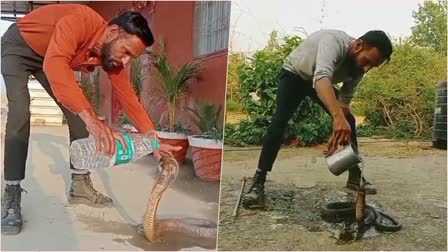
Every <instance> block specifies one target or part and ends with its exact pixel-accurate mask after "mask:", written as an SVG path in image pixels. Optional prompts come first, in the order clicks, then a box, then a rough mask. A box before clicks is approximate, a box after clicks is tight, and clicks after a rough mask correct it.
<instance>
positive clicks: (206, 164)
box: [188, 136, 222, 182]
mask: <svg viewBox="0 0 448 252" xmlns="http://www.w3.org/2000/svg"><path fill="white" fill-rule="evenodd" d="M188 142H189V143H190V146H191V148H192V149H191V150H192V151H191V154H192V159H193V165H194V171H195V173H196V176H198V177H199V178H200V179H202V180H205V181H212V182H219V181H220V180H221V161H222V141H218V142H217V141H216V140H214V139H206V138H201V136H189V137H188Z"/></svg>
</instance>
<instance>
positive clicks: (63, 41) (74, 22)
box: [43, 15, 126, 155]
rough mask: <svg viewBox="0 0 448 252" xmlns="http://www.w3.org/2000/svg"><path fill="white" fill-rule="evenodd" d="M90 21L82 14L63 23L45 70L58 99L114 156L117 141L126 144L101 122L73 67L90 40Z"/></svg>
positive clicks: (99, 145) (53, 39) (52, 41)
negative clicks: (73, 62)
mask: <svg viewBox="0 0 448 252" xmlns="http://www.w3.org/2000/svg"><path fill="white" fill-rule="evenodd" d="M89 21H90V20H89V19H88V18H84V17H82V16H79V15H69V16H66V17H63V18H62V19H61V20H59V22H58V23H57V24H56V26H55V29H54V32H53V36H52V37H51V39H50V43H49V45H48V49H47V52H46V54H45V59H44V63H43V70H44V72H45V75H46V76H47V78H48V81H49V83H50V86H51V89H52V91H53V93H54V96H55V97H56V99H57V100H58V101H59V102H60V103H61V104H62V105H63V106H64V107H66V108H67V109H68V110H70V111H71V112H72V113H74V114H77V115H78V116H79V117H80V118H81V120H83V121H84V123H85V124H86V129H87V131H88V132H89V133H90V134H91V135H93V136H94V137H95V140H96V146H97V150H98V151H104V152H105V153H107V154H109V155H111V154H113V153H114V152H115V139H117V140H119V141H121V142H122V143H123V144H124V146H126V144H125V141H124V139H123V137H121V136H120V135H119V134H116V133H113V132H112V131H111V130H110V129H109V128H108V127H107V126H106V125H104V123H102V122H101V121H99V120H98V118H97V117H96V115H95V113H94V112H93V110H92V108H91V106H90V103H89V102H88V101H87V98H86V97H85V96H84V94H83V92H82V89H81V88H80V87H79V85H78V83H77V82H76V80H75V76H74V73H73V70H72V69H71V67H70V62H71V61H72V59H73V55H75V52H76V51H77V49H78V47H79V45H81V43H83V42H84V41H83V40H84V39H85V38H86V37H88V31H87V29H88V27H89V26H90V25H89V24H90V23H89Z"/></svg>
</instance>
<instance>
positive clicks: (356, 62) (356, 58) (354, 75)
mask: <svg viewBox="0 0 448 252" xmlns="http://www.w3.org/2000/svg"><path fill="white" fill-rule="evenodd" d="M392 51H393V48H392V43H391V41H390V39H389V38H388V37H387V35H386V34H385V33H384V32H383V31H369V32H367V33H366V34H364V35H363V36H361V37H360V38H358V39H355V38H353V37H351V36H349V35H347V34H346V33H345V32H343V31H339V30H320V31H317V32H314V33H312V34H311V35H310V36H309V37H308V38H306V39H305V40H304V41H303V42H302V43H301V44H300V45H299V46H298V47H297V48H295V49H294V50H293V51H292V52H291V54H290V55H289V56H288V57H287V58H286V60H285V63H284V65H283V69H282V71H281V73H280V76H279V86H278V91H277V98H276V104H277V107H276V111H275V113H274V115H273V117H272V120H271V124H270V126H269V127H268V130H267V134H266V136H265V139H264V142H263V147H262V151H261V155H260V159H259V162H258V167H257V170H256V172H255V175H254V177H253V183H252V186H251V188H250V190H249V192H247V193H246V194H245V195H244V197H243V205H244V206H245V207H248V208H258V207H262V206H263V198H264V184H265V181H266V176H267V173H268V172H269V171H271V170H272V166H273V164H274V161H275V159H276V157H277V154H278V151H279V149H280V147H281V144H282V140H283V138H282V135H283V132H284V130H285V129H286V127H287V125H288V121H289V120H290V119H291V117H292V115H293V114H294V112H295V111H296V110H297V108H298V106H299V105H300V103H301V102H302V101H303V100H304V99H305V98H306V97H310V98H311V99H312V100H314V101H315V102H317V103H319V104H320V105H321V106H322V107H323V108H324V109H325V110H326V111H327V113H328V114H329V115H330V116H331V117H332V119H333V133H332V136H331V137H330V139H329V141H328V144H327V148H326V150H325V151H324V154H325V155H326V156H329V155H331V154H333V153H334V152H335V151H336V149H337V148H338V146H339V145H344V144H347V143H348V142H349V141H351V142H352V143H353V144H354V145H355V146H357V140H356V122H355V117H354V116H353V114H352V113H351V112H350V102H351V100H352V98H353V96H354V94H355V91H356V88H357V86H358V84H359V82H360V81H361V79H362V77H363V76H364V74H365V73H367V72H368V71H369V70H370V69H372V68H374V67H379V66H381V65H383V64H384V63H387V62H389V60H390V57H391V55H392ZM341 82H342V83H343V85H342V87H341V88H340V90H337V89H336V88H334V87H333V85H335V84H338V83H341ZM361 179H364V178H361V172H360V169H359V167H358V166H355V167H353V168H351V169H349V175H348V181H347V185H346V187H347V188H349V189H352V190H357V189H358V188H359V184H360V181H361ZM364 181H365V180H364ZM365 182H366V183H367V186H366V193H368V194H376V189H375V188H374V187H372V185H371V184H370V183H368V182H367V181H365Z"/></svg>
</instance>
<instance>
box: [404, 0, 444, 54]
mask: <svg viewBox="0 0 448 252" xmlns="http://www.w3.org/2000/svg"><path fill="white" fill-rule="evenodd" d="M446 14H447V2H446V1H438V2H434V1H425V2H424V4H423V5H419V8H418V10H417V11H414V12H413V15H412V16H413V18H414V22H415V26H413V27H412V41H413V42H414V43H415V44H416V45H418V46H423V47H430V48H433V49H434V50H436V51H437V52H439V53H442V54H444V55H446V42H447V41H446V35H447V34H446V29H447V25H446V22H447V19H446Z"/></svg>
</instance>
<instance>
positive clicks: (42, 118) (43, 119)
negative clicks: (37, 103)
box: [30, 114, 62, 126]
mask: <svg viewBox="0 0 448 252" xmlns="http://www.w3.org/2000/svg"><path fill="white" fill-rule="evenodd" d="M30 120H31V125H42V126H44V125H45V126H62V115H60V116H55V115H42V114H34V115H33V114H32V115H31V119H30Z"/></svg>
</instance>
